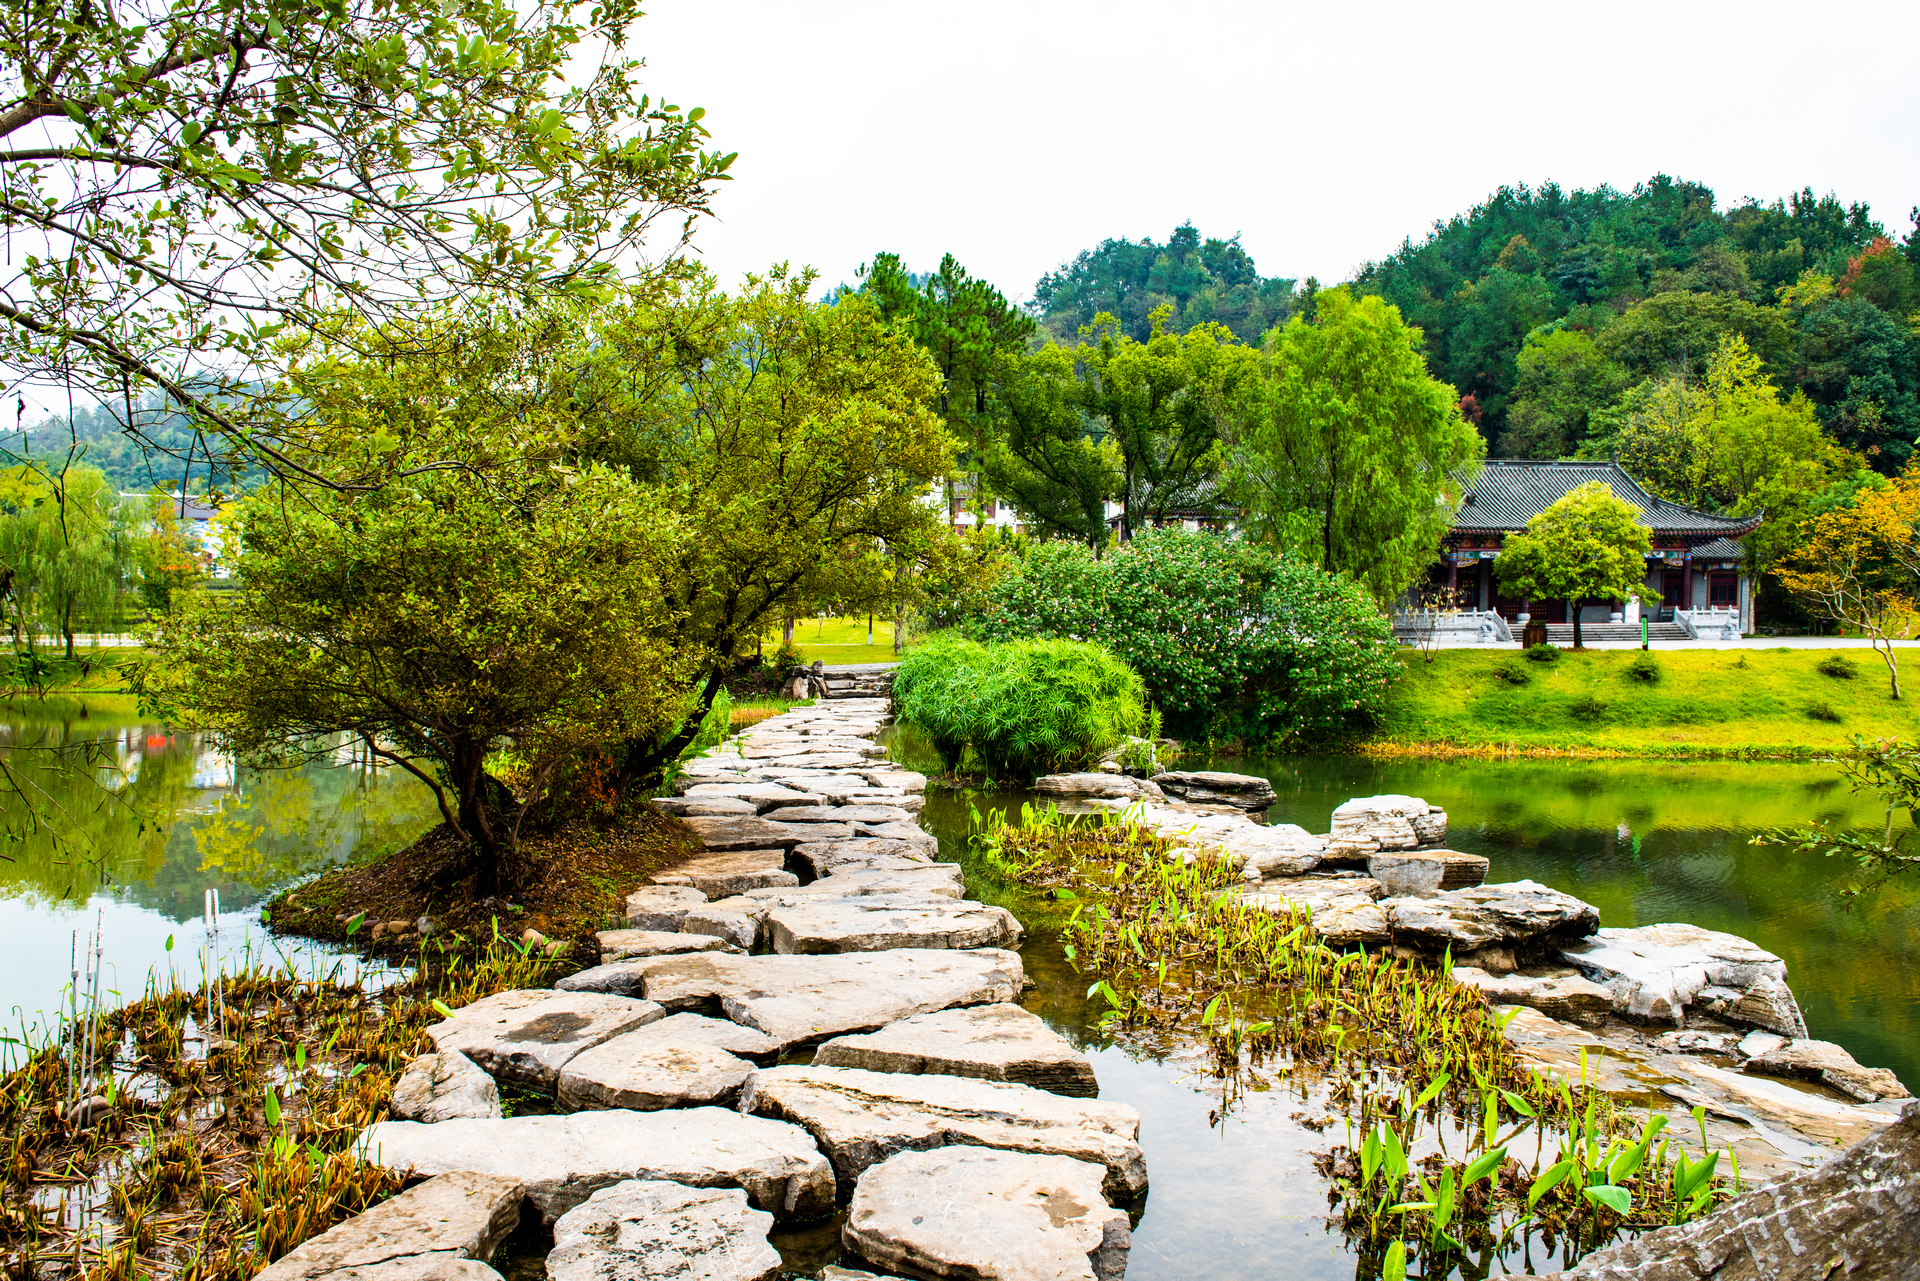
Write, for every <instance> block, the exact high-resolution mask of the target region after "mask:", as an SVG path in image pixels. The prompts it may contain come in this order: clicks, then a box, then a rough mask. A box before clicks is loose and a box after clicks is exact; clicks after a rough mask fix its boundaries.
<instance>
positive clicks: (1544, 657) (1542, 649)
mask: <svg viewBox="0 0 1920 1281" xmlns="http://www.w3.org/2000/svg"><path fill="white" fill-rule="evenodd" d="M1527 661H1528V662H1530V663H1557V662H1559V661H1560V647H1559V646H1557V645H1532V646H1529V647H1528V649H1527Z"/></svg>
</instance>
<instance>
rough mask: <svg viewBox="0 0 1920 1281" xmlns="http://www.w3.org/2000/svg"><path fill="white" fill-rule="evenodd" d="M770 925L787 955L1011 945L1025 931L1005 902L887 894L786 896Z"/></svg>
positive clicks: (776, 943)
mask: <svg viewBox="0 0 1920 1281" xmlns="http://www.w3.org/2000/svg"><path fill="white" fill-rule="evenodd" d="M834 879H835V878H833V877H828V878H827V881H828V883H831V882H832V881H833V880H834ZM766 929H767V939H768V941H769V943H770V944H771V945H772V947H773V950H774V951H775V952H779V953H781V954H783V955H792V954H812V955H818V954H821V953H828V952H884V951H888V950H891V949H894V948H902V947H926V948H971V947H1010V946H1012V945H1014V944H1016V943H1018V942H1019V941H1020V935H1021V929H1020V922H1019V921H1017V920H1015V919H1014V916H1013V913H1011V912H1009V911H1007V909H1006V908H1004V907H989V906H987V905H986V904H984V903H973V902H966V901H962V900H958V899H950V898H945V897H932V898H921V897H918V896H915V897H911V898H907V897H900V896H895V895H883V894H869V895H861V896H858V897H853V898H829V897H826V896H824V895H815V896H809V897H807V898H805V899H802V900H800V901H797V902H796V901H793V900H781V901H780V903H779V905H778V906H776V907H775V908H774V909H773V910H772V911H770V912H768V913H767V927H766Z"/></svg>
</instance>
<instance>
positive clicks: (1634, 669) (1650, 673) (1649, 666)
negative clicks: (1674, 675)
mask: <svg viewBox="0 0 1920 1281" xmlns="http://www.w3.org/2000/svg"><path fill="white" fill-rule="evenodd" d="M1626 674H1627V676H1628V677H1630V678H1631V679H1633V680H1637V681H1642V682H1644V683H1646V684H1649V685H1651V684H1652V683H1653V682H1655V681H1657V680H1659V679H1660V677H1661V676H1662V675H1664V674H1665V669H1664V668H1662V667H1661V666H1660V660H1659V659H1657V658H1655V657H1654V656H1653V655H1652V654H1651V653H1650V652H1648V651H1646V650H1642V651H1641V652H1640V653H1638V654H1636V655H1634V658H1633V661H1632V662H1631V663H1628V664H1627V671H1626Z"/></svg>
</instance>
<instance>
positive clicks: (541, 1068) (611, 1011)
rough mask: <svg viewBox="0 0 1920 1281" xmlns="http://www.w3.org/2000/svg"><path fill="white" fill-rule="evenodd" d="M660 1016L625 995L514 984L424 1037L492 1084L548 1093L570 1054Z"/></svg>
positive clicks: (651, 1005)
mask: <svg viewBox="0 0 1920 1281" xmlns="http://www.w3.org/2000/svg"><path fill="white" fill-rule="evenodd" d="M665 1014H666V1011H665V1010H664V1009H662V1008H661V1007H660V1006H658V1005H656V1004H654V1003H653V1002H652V1001H637V1000H634V999H632V998H630V997H624V996H610V995H607V994H604V993H599V992H558V991H550V990H547V989H538V988H521V989H516V990H514V991H511V992H498V993H495V994H494V995H492V996H488V997H483V998H482V999H480V1000H478V1001H475V1002H474V1003H473V1004H472V1005H468V1006H464V1007H462V1008H460V1009H458V1010H455V1011H454V1012H453V1017H452V1018H449V1019H447V1020H445V1021H444V1022H440V1023H435V1024H433V1025H431V1026H430V1027H428V1028H427V1035H428V1036H429V1037H431V1038H432V1039H433V1045H434V1048H435V1049H437V1050H439V1051H440V1052H441V1053H442V1054H445V1053H447V1052H449V1051H458V1052H459V1053H461V1054H464V1055H466V1056H467V1057H468V1058H469V1059H472V1060H473V1061H474V1062H475V1063H476V1064H478V1065H479V1066H480V1067H481V1068H482V1069H483V1070H484V1071H486V1072H489V1073H491V1074H492V1075H493V1078H494V1079H495V1080H496V1081H504V1082H507V1083H508V1084H511V1085H521V1086H525V1087H527V1088H528V1089H532V1090H541V1091H544V1092H546V1093H548V1094H551V1093H552V1092H553V1088H554V1083H555V1081H556V1080H557V1079H558V1078H559V1075H560V1069H561V1068H563V1067H565V1066H566V1065H567V1062H568V1060H570V1059H572V1058H573V1056H574V1055H576V1054H579V1053H580V1052H581V1051H582V1050H590V1049H592V1048H593V1047H594V1046H596V1045H598V1044H600V1043H601V1042H602V1041H608V1040H612V1039H613V1038H614V1037H616V1036H619V1035H620V1034H621V1033H622V1032H630V1031H632V1030H633V1029H634V1028H637V1027H641V1026H644V1025H645V1024H648V1023H651V1022H653V1021H654V1020H655V1019H658V1018H662V1017H664V1016H665Z"/></svg>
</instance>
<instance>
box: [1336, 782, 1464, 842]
mask: <svg viewBox="0 0 1920 1281" xmlns="http://www.w3.org/2000/svg"><path fill="white" fill-rule="evenodd" d="M1446 839H1447V812H1446V811H1445V810H1443V809H1441V808H1440V807H1439V806H1437V805H1429V804H1427V803H1426V802H1425V801H1423V800H1421V799H1420V798H1419V797H1418V796H1391V795H1390V796H1356V797H1355V798H1354V799H1352V800H1350V801H1348V802H1346V803H1345V804H1343V805H1341V806H1340V807H1339V808H1338V809H1336V810H1334V811H1333V822H1332V825H1331V828H1330V830H1329V831H1328V833H1327V849H1328V852H1329V853H1335V854H1345V855H1361V856H1365V855H1370V854H1377V853H1379V852H1380V851H1381V850H1410V849H1416V848H1418V847H1419V846H1422V845H1438V844H1439V843H1440V842H1441V841H1444V840H1446Z"/></svg>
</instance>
